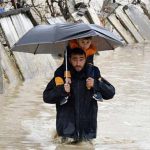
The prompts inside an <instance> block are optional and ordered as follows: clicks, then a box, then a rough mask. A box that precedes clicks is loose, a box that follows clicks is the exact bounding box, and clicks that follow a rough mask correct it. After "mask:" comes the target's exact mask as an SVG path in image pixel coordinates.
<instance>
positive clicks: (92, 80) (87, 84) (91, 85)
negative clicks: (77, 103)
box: [86, 77, 94, 89]
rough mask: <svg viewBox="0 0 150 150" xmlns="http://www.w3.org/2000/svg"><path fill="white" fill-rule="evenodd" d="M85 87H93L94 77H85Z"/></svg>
mask: <svg viewBox="0 0 150 150" xmlns="http://www.w3.org/2000/svg"><path fill="white" fill-rule="evenodd" d="M86 87H87V88H88V89H91V88H92V87H94V79H93V78H91V77H89V78H87V79H86Z"/></svg>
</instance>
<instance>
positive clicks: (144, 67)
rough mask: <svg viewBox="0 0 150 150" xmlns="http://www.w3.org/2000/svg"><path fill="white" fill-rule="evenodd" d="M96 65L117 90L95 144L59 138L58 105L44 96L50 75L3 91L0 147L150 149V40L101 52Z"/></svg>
mask: <svg viewBox="0 0 150 150" xmlns="http://www.w3.org/2000/svg"><path fill="white" fill-rule="evenodd" d="M95 64H96V65H97V66H99V68H100V69H101V74H102V75H103V76H104V77H105V78H106V79H108V80H109V81H110V82H111V83H112V84H113V85H114V86H115V87H116V95H115V97H114V98H113V99H112V100H109V101H104V102H100V103H99V113H98V130H97V138H96V139H95V140H94V141H93V144H89V143H80V144H78V145H67V144H61V143H60V142H59V139H57V140H54V135H55V115H56V112H55V106H54V105H50V104H45V103H44V102H43V100H42V92H43V90H44V89H45V87H46V85H47V83H48V81H49V79H46V78H36V79H33V80H29V81H26V82H24V83H22V84H21V85H18V86H16V87H13V86H9V87H7V88H6V89H5V91H4V94H0V150H150V44H141V45H140V44H137V45H134V46H126V47H124V48H120V49H119V48H118V49H116V50H115V51H107V52H101V53H100V55H99V56H96V57H95ZM52 74H53V73H52Z"/></svg>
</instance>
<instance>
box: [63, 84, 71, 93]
mask: <svg viewBox="0 0 150 150" xmlns="http://www.w3.org/2000/svg"><path fill="white" fill-rule="evenodd" d="M64 89H65V91H66V92H67V93H70V84H68V83H65V84H64Z"/></svg>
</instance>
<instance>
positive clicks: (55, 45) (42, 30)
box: [12, 23, 122, 54]
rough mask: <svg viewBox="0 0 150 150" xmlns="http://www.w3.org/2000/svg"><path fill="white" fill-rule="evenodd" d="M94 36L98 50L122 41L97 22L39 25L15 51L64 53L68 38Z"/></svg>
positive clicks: (115, 45)
mask: <svg viewBox="0 0 150 150" xmlns="http://www.w3.org/2000/svg"><path fill="white" fill-rule="evenodd" d="M89 36H92V37H93V40H92V41H93V43H94V44H95V46H96V47H97V50H100V51H102V50H112V49H114V48H115V47H117V46H120V45H122V42H121V41H120V40H119V39H118V38H117V37H116V36H115V35H114V34H113V33H112V32H110V31H108V30H107V29H105V28H103V27H100V26H98V25H95V24H85V23H65V24H54V25H38V26H36V27H34V28H32V29H31V30H29V31H28V32H27V33H26V34H25V35H24V36H23V37H22V38H21V39H20V40H19V41H18V42H17V43H15V45H14V46H13V47H12V50H13V51H18V52H26V53H33V54H46V53H47V54H59V53H63V52H64V50H65V47H66V45H67V42H68V40H72V39H77V38H83V37H89Z"/></svg>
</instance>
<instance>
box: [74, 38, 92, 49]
mask: <svg viewBox="0 0 150 150" xmlns="http://www.w3.org/2000/svg"><path fill="white" fill-rule="evenodd" d="M77 41H78V44H79V46H80V48H82V49H84V50H87V49H88V48H89V47H90V45H91V43H92V39H85V38H82V39H78V40H77Z"/></svg>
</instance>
